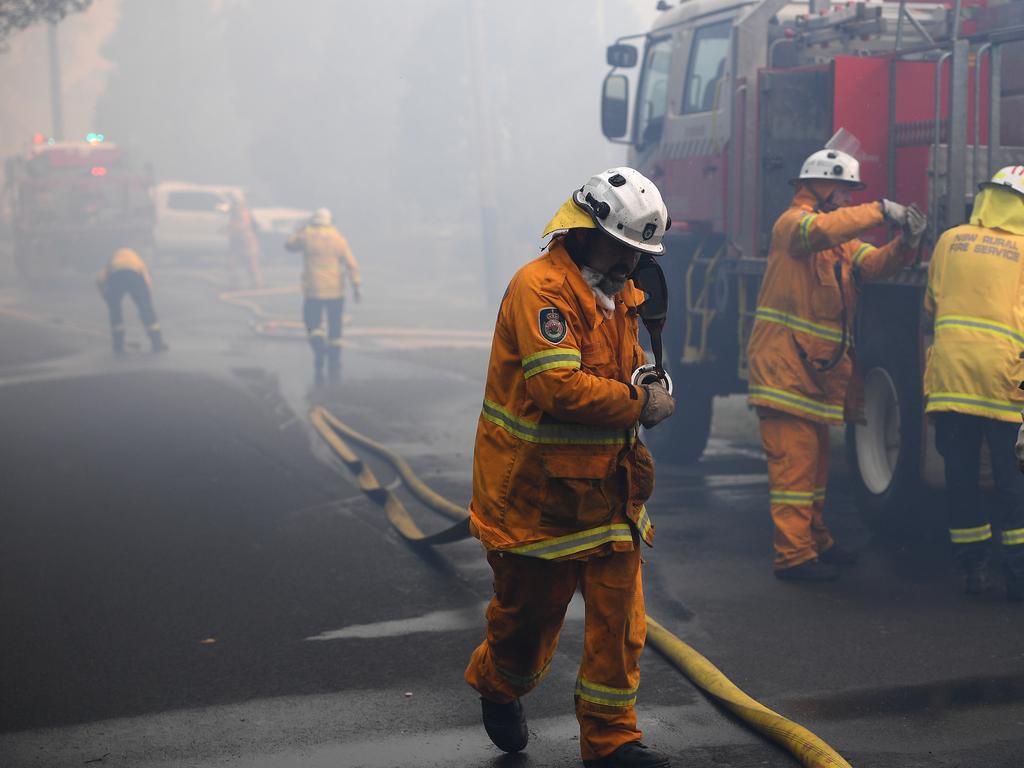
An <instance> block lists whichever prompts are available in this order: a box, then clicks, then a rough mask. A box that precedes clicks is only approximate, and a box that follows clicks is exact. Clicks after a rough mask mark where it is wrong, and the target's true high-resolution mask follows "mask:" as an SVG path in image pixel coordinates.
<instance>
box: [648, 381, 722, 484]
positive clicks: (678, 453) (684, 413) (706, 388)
mask: <svg viewBox="0 0 1024 768" xmlns="http://www.w3.org/2000/svg"><path fill="white" fill-rule="evenodd" d="M701 379H702V377H701V376H699V375H683V374H680V375H679V376H673V385H674V391H673V394H674V396H675V399H676V411H675V413H673V414H672V416H671V417H669V418H668V419H666V420H665V421H663V422H662V423H661V424H659V425H658V426H657V427H655V428H654V429H645V430H643V441H644V443H645V444H646V445H647V447H648V448H650V450H651V453H652V454H653V455H654V458H655V459H657V460H659V461H664V462H666V463H668V464H693V463H694V462H696V461H697V460H698V459H699V458H700V457H701V454H703V453H704V449H705V448H706V447H707V444H708V437H709V436H710V434H711V416H712V414H713V413H714V394H713V392H712V388H711V386H710V385H709V384H708V383H706V382H703V381H702V380H701Z"/></svg>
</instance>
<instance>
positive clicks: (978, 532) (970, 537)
mask: <svg viewBox="0 0 1024 768" xmlns="http://www.w3.org/2000/svg"><path fill="white" fill-rule="evenodd" d="M991 538H992V526H991V525H989V524H988V523H985V525H979V526H978V527H977V528H950V529H949V540H950V541H951V542H953V543H954V544H973V543H975V542H978V541H988V540H989V539H991Z"/></svg>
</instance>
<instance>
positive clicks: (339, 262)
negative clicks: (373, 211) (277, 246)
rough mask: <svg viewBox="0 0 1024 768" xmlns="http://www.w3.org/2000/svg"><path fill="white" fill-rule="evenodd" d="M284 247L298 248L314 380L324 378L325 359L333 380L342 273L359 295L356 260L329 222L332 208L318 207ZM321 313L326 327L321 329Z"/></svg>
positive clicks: (342, 294) (341, 308)
mask: <svg viewBox="0 0 1024 768" xmlns="http://www.w3.org/2000/svg"><path fill="white" fill-rule="evenodd" d="M284 247H285V248H286V249H287V250H289V251H293V252H301V253H302V254H303V257H304V264H303V272H302V292H303V296H304V301H303V304H302V315H303V320H304V321H305V324H306V334H307V336H308V337H309V345H310V347H312V349H313V369H314V373H315V375H316V383H317V384H321V383H323V380H324V360H325V359H326V361H327V374H328V376H329V377H330V380H331V381H332V382H336V381H338V380H339V378H340V377H341V319H342V313H343V312H344V310H345V273H346V272H347V273H348V276H349V279H350V280H351V281H352V293H353V296H354V298H355V300H356V301H357V302H358V301H359V299H360V283H359V264H358V263H357V262H356V260H355V257H354V256H353V255H352V251H351V249H350V248H349V247H348V241H347V240H346V239H345V238H344V236H342V234H341V233H340V232H339V231H338V230H337V229H336V228H335V227H334V226H333V225H332V224H331V212H330V211H329V210H327V209H326V208H318V209H317V210H316V211H315V212H314V213H313V216H312V218H311V219H310V220H309V223H308V224H307V225H306V226H305V227H303V228H302V229H300V230H299V231H298V232H296V233H294V234H293V235H292V236H291V237H289V238H288V241H287V242H286V243H285V246H284ZM324 315H326V316H327V329H326V332H325V330H324V326H323V322H324Z"/></svg>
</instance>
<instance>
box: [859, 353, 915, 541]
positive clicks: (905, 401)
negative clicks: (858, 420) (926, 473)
mask: <svg viewBox="0 0 1024 768" xmlns="http://www.w3.org/2000/svg"><path fill="white" fill-rule="evenodd" d="M865 369H866V373H865V375H864V416H865V419H866V423H865V424H848V425H847V427H846V458H847V462H848V463H849V466H850V469H851V475H852V481H853V491H854V497H855V499H856V502H857V507H858V508H859V509H860V510H862V511H863V513H864V515H865V518H866V520H867V522H868V524H869V525H870V526H871V527H872V528H873V529H875V530H876V531H879V532H885V533H890V534H892V533H898V534H904V533H908V532H910V530H911V529H912V528H913V527H914V526H915V520H916V517H917V506H918V504H919V503H920V499H921V490H922V483H921V472H920V467H921V394H920V388H921V385H920V377H919V376H918V375H917V374H916V371H915V370H913V369H914V366H912V365H911V364H910V361H908V360H895V359H893V360H878V361H873V362H869V363H868V365H866V366H865Z"/></svg>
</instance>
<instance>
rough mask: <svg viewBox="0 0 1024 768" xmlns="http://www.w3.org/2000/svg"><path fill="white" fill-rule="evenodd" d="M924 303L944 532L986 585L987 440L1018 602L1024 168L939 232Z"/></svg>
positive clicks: (1022, 509) (970, 577) (1023, 559)
mask: <svg viewBox="0 0 1024 768" xmlns="http://www.w3.org/2000/svg"><path fill="white" fill-rule="evenodd" d="M924 309H925V312H926V313H927V314H928V315H929V316H930V317H931V318H933V319H934V327H935V344H934V345H933V346H932V347H931V349H930V350H929V352H928V360H927V364H926V366H925V371H924V393H925V397H926V405H925V411H926V412H927V413H928V414H929V415H930V416H931V418H932V420H933V422H934V423H935V447H936V448H937V449H938V451H939V453H940V454H942V458H943V459H944V460H945V473H946V500H947V504H948V510H949V537H950V541H951V542H952V547H953V557H954V559H955V561H956V562H957V564H958V565H959V566H960V568H961V569H962V570H963V574H964V591H965V592H967V593H968V594H978V593H981V592H984V591H986V586H987V581H988V560H989V554H990V549H991V545H992V526H991V524H990V521H989V514H988V510H987V508H986V506H985V504H984V503H983V500H982V498H981V493H980V491H979V487H978V473H979V463H980V459H981V456H980V455H981V443H982V441H983V440H984V441H985V442H987V443H988V448H989V455H990V457H991V460H992V479H993V481H994V483H995V489H996V494H995V497H996V501H997V503H998V508H999V517H998V519H997V520H996V522H997V524H998V525H999V533H1000V542H1001V544H1002V550H1003V551H1002V555H1003V558H1002V559H1003V569H1004V571H1005V574H1006V589H1007V597H1009V598H1010V599H1011V600H1015V601H1016V600H1024V478H1022V477H1021V476H1020V474H1019V473H1018V472H1016V471H1014V470H1016V469H1017V467H1015V466H1014V464H1016V463H1018V462H1017V461H1016V458H1015V456H1014V455H1013V453H1012V452H1011V450H1012V446H1013V445H1014V441H1015V440H1016V437H1017V428H1018V424H1019V423H1020V418H1021V416H1020V413H1021V407H1022V406H1024V392H1022V391H1021V390H1020V389H1019V388H1018V385H1019V384H1020V380H1021V378H1022V376H1024V166H1010V167H1007V168H1003V169H1002V170H1000V171H999V172H998V173H996V174H995V175H994V176H993V177H992V180H991V181H987V182H984V183H982V184H981V185H980V191H979V192H978V195H977V196H976V197H975V199H974V211H973V213H972V215H971V221H970V223H969V224H963V225H961V226H958V227H953V228H952V229H950V230H947V231H946V232H945V233H943V235H942V237H940V238H939V242H938V243H937V244H936V246H935V252H934V253H933V254H932V259H931V263H930V264H929V267H928V288H927V289H926V291H925V299H924ZM1020 455H1021V454H1020V453H1018V456H1020Z"/></svg>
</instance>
